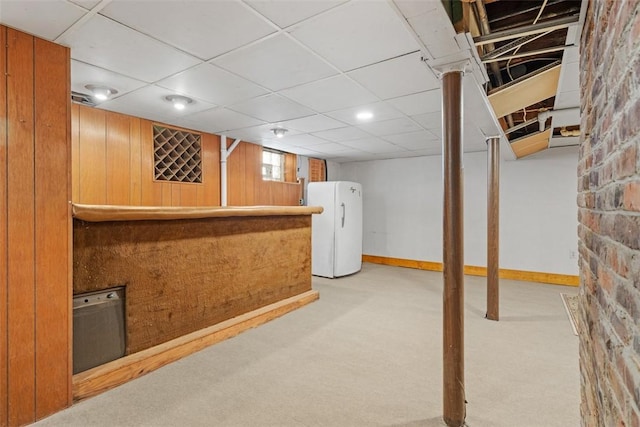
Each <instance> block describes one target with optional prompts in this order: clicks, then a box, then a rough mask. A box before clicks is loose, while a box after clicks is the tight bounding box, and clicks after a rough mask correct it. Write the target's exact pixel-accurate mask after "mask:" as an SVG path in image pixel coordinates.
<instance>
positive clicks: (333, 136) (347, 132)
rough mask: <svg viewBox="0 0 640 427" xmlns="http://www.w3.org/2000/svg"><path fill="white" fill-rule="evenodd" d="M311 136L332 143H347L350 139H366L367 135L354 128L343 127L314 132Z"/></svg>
mask: <svg viewBox="0 0 640 427" xmlns="http://www.w3.org/2000/svg"><path fill="white" fill-rule="evenodd" d="M313 135H315V136H318V137H320V138H323V139H326V140H327V141H332V142H342V141H348V140H350V139H360V138H367V137H368V136H369V134H367V133H365V132H363V131H361V130H360V129H358V128H356V127H343V128H339V129H332V130H327V131H322V132H314V133H313Z"/></svg>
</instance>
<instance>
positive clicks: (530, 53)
mask: <svg viewBox="0 0 640 427" xmlns="http://www.w3.org/2000/svg"><path fill="white" fill-rule="evenodd" d="M568 47H574V46H573V45H564V44H563V45H559V46H551V47H547V48H544V49H537V50H529V51H526V52H522V53H516V54H514V55H507V56H499V57H497V58H487V59H483V60H482V62H483V63H484V64H490V63H493V62H499V61H506V60H509V59H516V58H525V57H527V56H536V55H544V54H545V53H552V52H558V51H560V50H565V49H566V48H568Z"/></svg>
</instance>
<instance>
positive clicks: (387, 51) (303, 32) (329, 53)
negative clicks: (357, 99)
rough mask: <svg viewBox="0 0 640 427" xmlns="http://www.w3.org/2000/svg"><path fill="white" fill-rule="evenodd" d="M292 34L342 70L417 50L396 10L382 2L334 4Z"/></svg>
mask: <svg viewBox="0 0 640 427" xmlns="http://www.w3.org/2000/svg"><path fill="white" fill-rule="evenodd" d="M381 29H384V31H382V30H381ZM291 34H292V35H293V36H294V37H295V38H297V39H298V40H300V41H302V42H303V43H304V44H306V45H307V46H309V47H310V48H311V49H313V50H314V51H315V52H317V53H318V54H320V55H321V56H322V57H324V58H325V59H327V60H328V61H329V62H331V63H332V64H334V65H336V66H337V67H338V68H340V69H341V70H343V71H348V70H352V69H355V68H358V67H362V66H365V65H369V64H373V63H375V62H379V61H383V60H385V59H389V58H394V57H396V56H399V55H402V54H405V53H409V52H414V51H416V50H418V49H419V46H418V44H417V43H416V41H415V40H414V39H413V37H412V36H411V35H410V34H409V32H408V31H407V29H406V28H405V27H404V25H403V24H402V22H401V21H400V18H399V17H398V15H397V14H396V12H395V11H394V10H393V9H392V8H391V6H389V4H387V2H383V1H362V2H351V3H349V4H347V5H345V6H341V7H337V8H335V9H333V10H331V11H329V12H327V13H326V14H323V15H322V16H320V17H318V18H317V19H313V20H310V21H308V22H304V23H302V24H301V25H300V26H299V27H297V28H296V29H294V30H293V31H292V32H291Z"/></svg>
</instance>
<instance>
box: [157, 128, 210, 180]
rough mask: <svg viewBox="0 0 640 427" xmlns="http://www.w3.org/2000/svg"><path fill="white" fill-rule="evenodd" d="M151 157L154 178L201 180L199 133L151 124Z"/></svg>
mask: <svg viewBox="0 0 640 427" xmlns="http://www.w3.org/2000/svg"><path fill="white" fill-rule="evenodd" d="M153 157H154V165H155V168H154V176H155V179H156V180H159V181H173V182H193V183H201V182H202V157H201V155H200V135H199V134H197V133H190V132H186V131H183V130H178V129H171V128H168V127H164V126H159V125H153Z"/></svg>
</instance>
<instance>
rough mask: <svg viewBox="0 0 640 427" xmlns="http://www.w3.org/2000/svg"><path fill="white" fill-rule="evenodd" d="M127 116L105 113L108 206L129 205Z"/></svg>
mask: <svg viewBox="0 0 640 427" xmlns="http://www.w3.org/2000/svg"><path fill="white" fill-rule="evenodd" d="M130 121H131V118H130V117H129V116H125V115H122V114H115V113H106V138H107V139H106V143H105V147H106V152H107V157H106V168H107V174H106V193H107V204H108V205H129V204H130V203H131V197H130V193H131V165H130V157H131V156H130V151H131V147H130V143H129V134H130V124H129V123H130Z"/></svg>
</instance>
